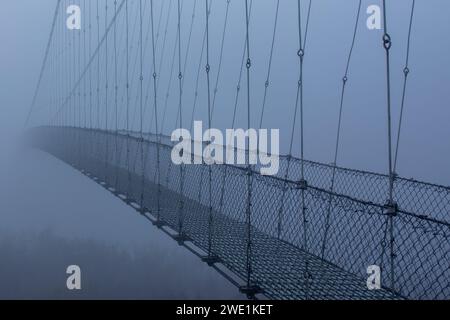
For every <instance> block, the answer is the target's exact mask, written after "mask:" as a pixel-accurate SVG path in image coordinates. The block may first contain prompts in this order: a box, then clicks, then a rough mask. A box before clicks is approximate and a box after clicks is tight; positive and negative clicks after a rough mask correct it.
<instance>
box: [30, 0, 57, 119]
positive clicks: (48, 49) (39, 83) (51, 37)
mask: <svg viewBox="0 0 450 320" xmlns="http://www.w3.org/2000/svg"><path fill="white" fill-rule="evenodd" d="M60 4H61V0H58V2H57V3H56V8H55V12H54V14H53V22H52V29H51V31H50V36H49V39H48V43H47V48H46V49H45V55H44V61H43V62H42V66H41V71H40V74H39V79H38V82H37V85H36V89H35V91H34V95H33V100H32V101H31V105H30V109H29V111H28V115H27V118H26V120H25V126H27V125H28V122H29V121H30V118H31V115H32V113H33V109H34V107H35V105H36V99H37V96H38V93H39V89H40V87H41V83H42V78H43V76H44V71H45V66H46V64H47V59H48V54H49V51H50V46H51V43H52V39H53V33H54V32H55V26H56V19H57V18H58V12H59V7H60Z"/></svg>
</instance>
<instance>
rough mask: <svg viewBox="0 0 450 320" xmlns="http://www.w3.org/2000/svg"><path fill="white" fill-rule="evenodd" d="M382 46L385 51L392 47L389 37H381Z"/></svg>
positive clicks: (386, 35)
mask: <svg viewBox="0 0 450 320" xmlns="http://www.w3.org/2000/svg"><path fill="white" fill-rule="evenodd" d="M383 46H384V48H385V49H386V50H389V49H391V47H392V41H391V36H390V35H389V34H387V33H385V34H384V35H383Z"/></svg>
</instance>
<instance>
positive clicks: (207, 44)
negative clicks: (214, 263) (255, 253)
mask: <svg viewBox="0 0 450 320" xmlns="http://www.w3.org/2000/svg"><path fill="white" fill-rule="evenodd" d="M205 7H206V10H205V16H206V68H205V69H206V82H207V91H208V127H209V129H211V127H212V124H211V82H210V75H209V72H210V70H211V66H210V64H209V7H208V0H205ZM209 133H210V135H209V143H211V132H210V131H209ZM194 143H196V142H194ZM194 156H195V155H194ZM208 175H209V179H208V195H209V196H208V200H209V208H208V211H209V213H208V258H211V257H212V241H213V240H212V234H213V230H212V229H213V207H212V186H211V184H212V168H211V165H208Z"/></svg>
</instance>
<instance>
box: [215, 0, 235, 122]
mask: <svg viewBox="0 0 450 320" xmlns="http://www.w3.org/2000/svg"><path fill="white" fill-rule="evenodd" d="M230 2H231V0H227V8H226V10H225V21H224V23H223V30H222V40H221V45H220V54H219V63H218V65H217V75H216V82H215V85H214V94H213V102H212V109H211V117H212V116H213V114H214V110H215V107H216V98H217V92H218V90H219V89H218V86H219V80H220V74H221V71H222V61H223V51H224V47H225V36H226V32H227V27H228V16H229V14H228V13H229V11H230Z"/></svg>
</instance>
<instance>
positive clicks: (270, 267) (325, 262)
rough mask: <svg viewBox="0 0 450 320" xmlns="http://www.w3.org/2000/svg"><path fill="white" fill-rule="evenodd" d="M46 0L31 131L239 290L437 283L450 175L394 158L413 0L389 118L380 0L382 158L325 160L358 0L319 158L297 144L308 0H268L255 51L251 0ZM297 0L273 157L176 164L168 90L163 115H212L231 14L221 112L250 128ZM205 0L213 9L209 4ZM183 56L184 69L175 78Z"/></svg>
mask: <svg viewBox="0 0 450 320" xmlns="http://www.w3.org/2000/svg"><path fill="white" fill-rule="evenodd" d="M56 2H57V4H56V8H55V13H54V18H53V23H52V28H51V32H50V35H49V40H48V44H47V48H46V52H45V57H44V61H43V64H42V68H41V72H40V75H39V81H38V84H37V88H36V92H35V95H34V98H33V101H32V104H31V107H30V112H29V114H28V118H27V126H28V127H32V128H29V129H28V130H27V137H28V141H29V143H30V144H31V145H32V146H34V147H36V148H39V149H41V150H44V151H46V152H48V153H50V154H52V155H53V156H55V157H57V158H59V159H61V160H62V161H64V162H65V163H67V164H68V165H70V166H72V167H73V168H75V169H76V170H78V171H80V172H81V173H83V174H84V175H86V176H87V177H89V178H90V179H92V180H93V181H94V182H96V183H98V184H99V185H100V186H102V187H103V188H105V189H106V190H107V191H109V192H111V194H112V195H114V196H115V197H117V198H119V199H121V200H122V201H124V202H125V203H127V204H128V205H129V206H131V207H133V208H134V209H135V210H136V211H137V212H138V213H139V214H141V215H142V216H143V217H144V218H146V219H147V220H149V221H150V222H151V223H152V224H153V225H154V226H155V228H158V229H160V230H161V231H163V232H166V233H167V234H169V235H170V236H171V237H172V238H173V239H174V240H175V241H177V242H178V243H179V244H180V245H182V246H184V247H186V249H188V250H190V251H191V252H192V253H193V254H195V255H197V256H198V257H199V258H201V259H202V260H203V261H204V262H205V263H207V264H208V265H210V266H211V267H213V268H215V269H216V270H217V271H218V272H219V273H220V274H222V275H223V276H224V277H226V278H227V279H228V280H229V281H231V282H232V283H233V284H235V285H236V286H237V287H238V288H239V289H240V291H241V292H242V293H244V294H246V295H247V296H248V297H249V298H255V297H260V296H265V297H268V298H272V299H448V298H450V285H449V282H450V256H449V250H450V243H449V237H450V188H449V187H446V186H442V185H437V184H431V183H427V182H421V181H417V180H414V179H407V178H403V177H401V176H399V175H397V174H396V172H397V163H398V161H397V160H398V157H397V155H398V150H399V146H400V145H401V141H402V140H401V132H402V120H403V112H404V108H405V107H406V105H407V103H406V96H407V84H408V75H409V74H410V65H409V51H410V40H411V34H412V30H413V26H414V22H415V20H414V13H415V1H414V0H412V1H410V2H409V8H410V9H409V10H410V15H409V32H408V38H407V57H406V61H405V65H404V71H403V74H404V79H403V86H402V89H403V91H402V97H403V99H402V103H401V116H400V121H399V124H398V131H395V132H394V130H393V129H392V128H393V127H394V126H393V124H392V118H391V113H392V110H391V105H392V98H391V90H392V86H391V74H390V73H391V69H392V66H391V64H392V62H391V59H390V53H391V45H392V39H391V37H390V35H389V32H388V31H389V30H388V27H387V26H388V24H387V22H388V21H389V20H388V19H389V16H388V14H389V6H386V3H385V1H382V13H383V22H384V26H383V31H384V32H383V37H382V39H380V46H382V49H384V50H385V65H386V70H383V72H385V73H386V84H387V85H386V87H385V90H386V92H385V95H386V107H387V108H386V110H387V117H386V119H387V129H388V131H387V132H386V135H385V136H386V137H387V140H388V144H387V145H388V150H387V156H386V160H387V164H388V168H389V170H388V172H386V173H374V172H368V171H361V170H356V169H350V168H344V167H341V166H339V164H338V159H339V154H340V152H341V149H340V145H341V130H342V117H343V110H344V108H345V106H346V100H345V97H346V96H347V95H346V93H347V91H346V88H347V86H348V85H349V84H350V83H351V81H350V66H351V63H352V57H353V50H354V46H355V43H357V40H358V30H359V29H360V28H361V25H362V24H364V23H365V21H363V20H362V19H361V16H362V13H363V11H364V10H363V9H362V8H363V5H362V1H360V0H355V1H353V3H354V12H353V13H351V14H352V17H353V18H352V19H353V21H352V24H353V28H352V33H351V34H349V35H348V41H347V42H346V44H345V47H346V52H347V55H346V69H345V70H344V75H343V78H342V83H341V84H340V90H341V91H340V92H341V95H340V100H339V101H338V103H339V104H338V105H339V107H340V109H339V111H340V112H339V117H338V119H336V125H337V132H336V144H335V148H334V162H333V163H332V164H324V163H319V162H315V161H311V160H309V159H306V158H305V156H304V145H305V144H306V143H307V142H306V141H305V137H304V130H303V128H304V121H306V120H307V119H305V117H304V105H305V102H304V98H303V97H304V82H305V81H308V80H307V79H304V73H303V69H304V65H305V64H306V63H307V60H306V58H307V57H308V50H307V41H308V33H309V30H310V28H311V26H310V18H311V15H312V14H311V12H313V10H314V5H315V3H316V2H315V1H301V0H298V1H292V3H289V4H287V2H286V3H285V2H284V1H280V0H273V3H274V6H273V8H274V9H275V10H274V11H273V12H272V13H271V14H272V16H271V18H270V19H269V20H267V21H268V22H267V23H268V24H270V30H271V32H270V33H269V34H264V37H266V38H267V39H270V46H269V51H268V52H261V51H254V50H253V47H252V44H253V41H254V40H253V39H254V38H255V37H258V36H261V35H260V34H258V33H257V32H256V31H255V29H252V28H251V24H252V21H253V20H252V19H255V18H257V17H256V16H255V11H256V12H258V11H257V10H255V6H257V5H258V4H257V1H252V0H223V1H219V0H216V1H212V0H205V1H203V0H190V1H186V0H183V1H181V0H159V1H158V0H145V1H143V0H116V1H114V0H71V1H68V0H57V1H56ZM72 4H77V5H78V6H79V7H80V8H81V12H82V13H83V15H82V17H83V19H82V20H81V28H80V29H79V30H69V29H68V28H67V24H66V19H67V12H66V9H67V7H69V6H70V5H72ZM294 4H295V7H293V8H292V9H294V8H295V12H296V19H297V23H296V27H297V28H298V29H296V34H297V38H295V39H292V41H296V43H297V46H298V48H297V51H296V52H293V54H294V55H296V57H297V64H296V66H295V68H293V69H292V70H291V71H292V72H294V73H295V74H296V77H298V81H297V83H296V86H295V91H294V92H292V95H293V97H294V98H295V99H294V101H293V102H294V103H293V108H292V110H291V111H292V116H291V117H290V119H291V124H290V127H289V129H288V130H289V133H290V134H289V136H290V139H289V150H288V152H287V154H286V155H282V156H280V170H279V171H278V173H277V174H276V175H274V176H263V175H261V174H260V171H259V170H258V166H250V165H231V164H223V165H206V164H201V165H174V164H173V162H172V160H171V152H172V149H173V147H174V142H173V141H171V139H170V136H169V135H167V134H165V132H167V129H168V127H167V126H168V124H167V122H168V121H169V120H171V119H170V117H169V115H170V111H169V110H170V108H172V107H173V106H176V108H175V109H174V112H173V114H174V115H176V117H174V119H173V120H175V123H174V126H173V128H174V129H176V128H189V127H191V128H192V123H193V121H194V119H196V118H198V117H199V112H202V113H203V117H205V118H206V119H207V123H208V127H209V128H212V125H213V121H214V119H215V117H214V114H215V111H216V110H215V109H216V102H217V101H218V100H219V99H220V97H221V95H220V89H219V88H220V86H221V80H222V78H223V77H222V73H223V72H224V70H225V69H228V68H231V67H232V66H229V65H225V62H224V61H225V60H224V56H226V54H227V50H226V48H227V46H226V40H227V39H229V37H227V35H228V32H230V28H237V29H239V30H240V32H241V34H242V35H243V37H242V40H243V43H242V47H241V46H240V45H236V46H238V47H239V48H238V50H237V51H238V59H239V62H240V64H239V65H238V66H237V67H236V71H238V74H237V75H238V81H237V86H236V87H235V89H234V92H233V93H232V94H229V96H232V100H233V101H234V106H233V107H234V108H232V109H231V110H230V111H231V112H230V113H231V114H232V121H231V128H235V127H236V122H237V120H238V119H237V118H238V114H239V110H240V109H241V108H243V109H242V110H244V111H245V115H246V117H245V119H246V121H247V122H246V125H247V127H248V128H250V127H251V125H253V124H254V123H258V125H259V128H262V127H263V124H264V122H265V121H266V120H267V119H266V118H267V114H266V113H265V112H266V109H267V108H266V107H269V102H268V101H269V98H268V97H269V96H270V94H271V85H272V80H273V79H272V74H273V59H275V58H276V54H275V53H276V51H275V49H276V47H277V40H278V38H279V37H280V34H279V32H278V30H277V27H278V23H279V21H280V19H282V18H283V17H282V16H280V10H279V9H280V6H283V5H289V6H293V5H294ZM232 7H234V8H238V9H237V10H236V11H233V12H240V15H239V17H238V18H239V19H241V20H240V21H241V22H242V23H241V24H240V25H238V26H235V25H232V24H231V23H230V19H231V17H230V16H231V12H232V11H231V8H232ZM216 8H217V9H216ZM214 10H216V14H215V15H214V17H216V20H214V19H212V18H213V14H212V13H213V12H214ZM219 17H220V20H219ZM219 24H220V26H219V27H217V25H219ZM171 27H172V28H173V31H174V42H173V48H170V34H171V33H170V30H172V29H171ZM212 28H216V29H217V28H218V29H219V30H220V32H219V34H220V36H219V37H218V38H217V39H214V40H215V42H217V43H218V44H219V45H218V47H217V48H212V44H211V42H212V41H211V40H212V35H211V29H212ZM252 30H253V33H252ZM195 37H197V38H198V39H200V42H199V43H200V47H199V48H193V40H192V39H193V38H195ZM171 49H173V50H171ZM241 49H242V51H240V50H241ZM194 52H196V53H197V56H196V57H194V54H193V53H194ZM212 52H214V56H213V54H212ZM262 54H264V55H265V56H267V64H266V65H265V66H264V72H265V75H266V76H265V78H264V81H262V85H261V88H260V89H261V92H262V94H263V102H262V104H259V103H258V104H257V103H255V102H254V99H252V97H253V92H252V89H253V88H255V87H254V86H253V85H252V84H253V83H254V82H255V79H254V78H253V77H252V75H253V74H254V68H255V67H254V65H253V64H252V62H253V59H254V57H255V56H256V55H262ZM305 61H306V62H305ZM192 66H194V67H192ZM189 70H191V71H192V70H193V71H194V72H193V73H192V74H190V75H189V78H188V73H189V72H190V71H189ZM186 79H189V80H186ZM258 80H261V79H258ZM164 89H166V90H164ZM188 93H189V94H188ZM224 98H225V97H224ZM201 100H202V101H201ZM200 106H206V107H205V108H203V109H200ZM286 111H287V110H286ZM31 124H32V125H31ZM228 126H229V127H230V124H228ZM296 132H299V133H298V137H295V136H296V135H297V133H296ZM296 138H297V139H300V143H299V144H298V146H299V153H298V154H295V153H294V151H296V144H295V139H296ZM245 152H247V153H249V151H248V150H246V151H245ZM196 156H197V155H195V154H192V155H191V157H196ZM371 265H377V266H379V267H380V269H381V288H379V289H376V290H369V289H368V286H367V277H368V274H367V267H368V266H371ZM149 272H151V270H150V269H149ZM187 275H188V271H187Z"/></svg>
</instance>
